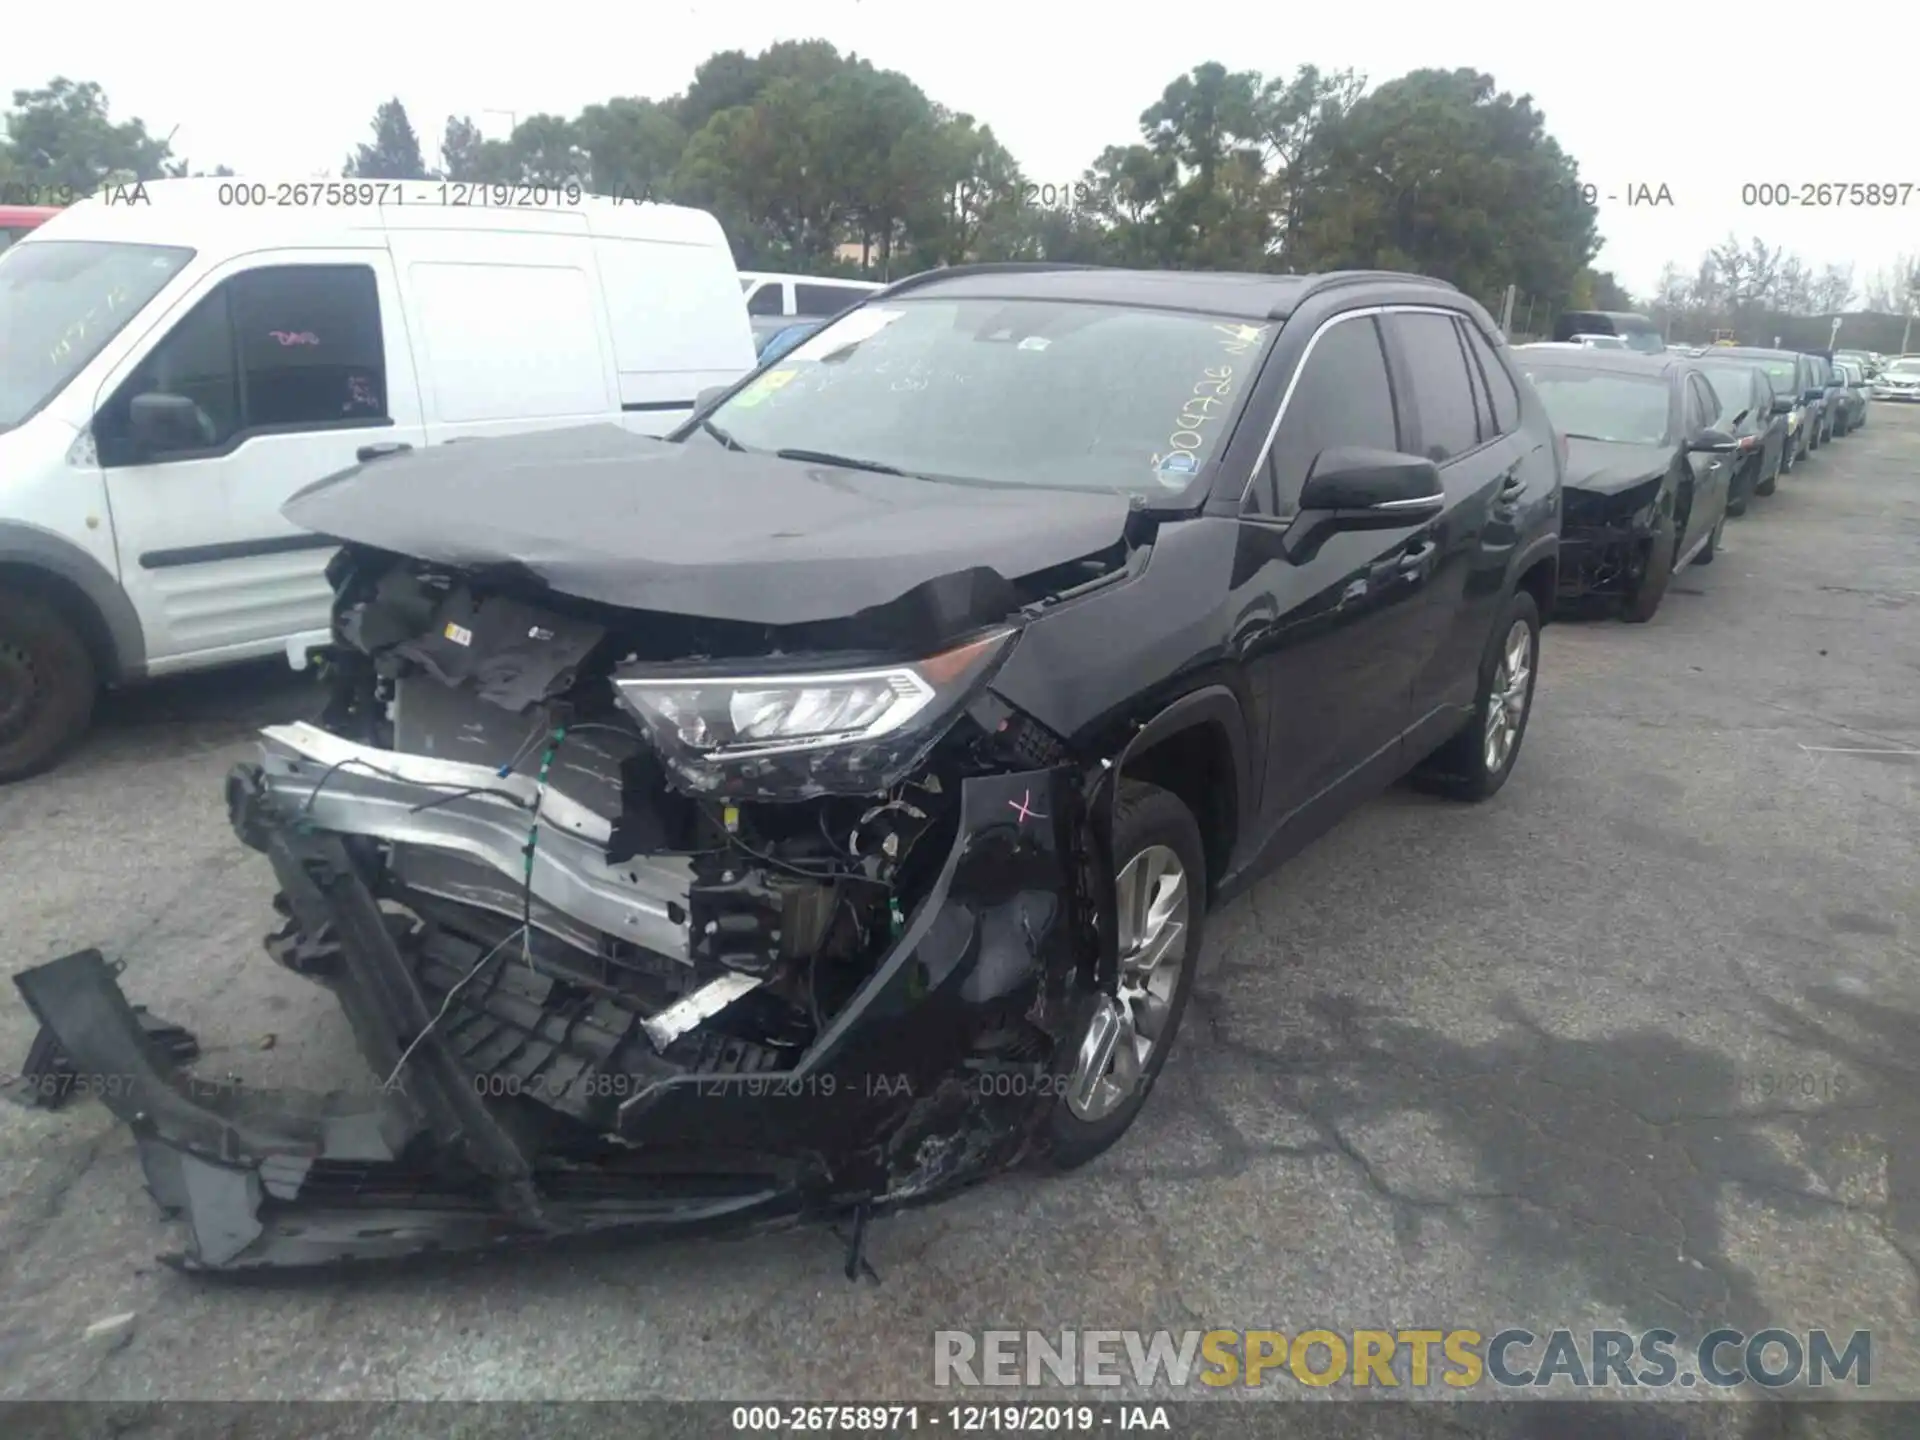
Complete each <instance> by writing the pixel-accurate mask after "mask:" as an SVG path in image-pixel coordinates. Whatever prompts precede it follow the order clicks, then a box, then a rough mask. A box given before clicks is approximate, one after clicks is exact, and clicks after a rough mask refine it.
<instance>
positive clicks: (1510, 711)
mask: <svg viewBox="0 0 1920 1440" xmlns="http://www.w3.org/2000/svg"><path fill="white" fill-rule="evenodd" d="M1516 630H1522V631H1524V632H1525V633H1524V637H1521V640H1522V641H1523V644H1522V648H1523V650H1524V654H1525V665H1526V674H1525V676H1524V677H1522V678H1521V679H1520V680H1519V683H1518V686H1517V693H1516V687H1515V686H1514V685H1513V683H1512V680H1513V671H1512V667H1511V665H1510V663H1509V662H1510V660H1511V658H1512V647H1513V646H1514V645H1515V644H1516V643H1520V641H1517V640H1516V636H1515V632H1516ZM1539 676H1540V607H1539V605H1538V604H1536V603H1535V601H1534V598H1533V596H1532V595H1531V594H1530V593H1528V592H1527V591H1525V590H1516V591H1515V592H1514V593H1513V594H1512V595H1511V596H1509V597H1508V599H1507V603H1506V605H1505V606H1504V607H1503V608H1502V609H1501V611H1500V618H1499V620H1498V622H1497V623H1495V625H1494V627H1493V631H1492V633H1491V634H1490V635H1489V636H1488V637H1487V649H1486V653H1485V654H1484V655H1483V656H1482V657H1481V659H1480V680H1479V685H1478V688H1477V689H1476V690H1475V692H1474V693H1475V695H1476V697H1477V698H1476V700H1475V702H1474V707H1473V716H1472V718H1471V719H1469V720H1468V721H1467V723H1466V724H1465V725H1464V726H1462V727H1461V728H1460V731H1459V733H1458V734H1456V735H1455V736H1454V737H1453V738H1452V739H1451V740H1449V741H1447V742H1446V744H1444V745H1442V746H1441V747H1440V748H1439V749H1438V750H1436V751H1434V752H1433V754H1431V755H1430V756H1428V757H1427V758H1426V760H1424V761H1422V762H1421V764H1420V767H1419V768H1418V769H1417V770H1416V771H1415V772H1414V774H1413V777H1412V778H1413V781H1414V784H1415V785H1416V786H1418V787H1419V788H1420V789H1422V790H1425V791H1428V792H1429V793H1431V794H1435V795H1444V796H1446V797H1447V798H1448V799H1450V800H1464V801H1466V802H1467V803H1469V804H1477V803H1478V802H1480V801H1482V800H1487V799H1490V798H1491V797H1492V796H1494V795H1495V794H1497V793H1498V792H1499V790H1500V787H1501V786H1502V785H1505V784H1506V783H1507V777H1508V776H1509V775H1511V774H1512V773H1513V766H1514V762H1515V761H1516V760H1518V759H1519V758H1520V745H1521V742H1522V741H1524V740H1525V739H1526V738H1527V721H1528V720H1529V719H1531V718H1532V716H1533V690H1534V685H1535V682H1536V681H1537V680H1538V679H1539ZM1502 692H1504V693H1505V695H1506V696H1507V700H1506V702H1505V712H1504V713H1505V717H1506V720H1507V724H1508V731H1507V739H1506V746H1505V749H1504V750H1503V751H1501V752H1500V754H1499V755H1498V756H1497V757H1492V756H1490V755H1489V750H1490V748H1491V742H1492V738H1493V737H1492V733H1491V722H1492V719H1493V717H1494V715H1495V713H1496V712H1495V709H1494V707H1495V705H1496V704H1499V703H1501V702H1500V699H1499V696H1500V694H1501V693H1502ZM1516 707H1517V714H1516Z"/></svg>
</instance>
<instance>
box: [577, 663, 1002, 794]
mask: <svg viewBox="0 0 1920 1440" xmlns="http://www.w3.org/2000/svg"><path fill="white" fill-rule="evenodd" d="M1013 634H1014V632H1013V631H1011V630H1000V631H996V632H995V633H993V634H991V635H987V636H984V637H983V638H981V639H978V640H974V641H971V642H969V643H968V644H965V645H962V646H959V647H958V648H956V649H953V650H947V651H943V652H942V653H940V654H938V655H934V656H930V657H929V658H927V659H924V660H918V661H914V662H912V663H908V664H900V665H885V666H874V667H871V668H861V669H847V670H833V671H812V672H810V671H796V672H794V673H791V674H773V675H768V674H746V675H743V674H727V673H718V672H716V673H711V674H699V673H690V672H688V671H687V670H686V669H684V668H676V669H675V670H674V671H673V672H672V673H668V672H666V671H665V670H664V669H661V668H655V667H644V668H643V667H630V668H627V669H624V670H621V671H619V672H618V673H616V674H615V676H614V687H615V689H616V691H617V692H618V694H619V696H620V700H621V702H622V703H623V704H624V705H625V706H626V707H627V708H628V709H629V710H631V711H632V712H633V713H634V714H635V715H637V716H639V718H640V719H641V721H642V722H644V723H645V725H646V727H647V731H648V733H649V735H650V736H651V737H652V739H653V743H654V746H655V748H656V749H657V750H658V751H659V753H660V756H661V759H662V760H663V761H665V763H666V764H667V765H668V767H669V768H671V769H672V770H673V771H674V772H675V773H676V774H677V775H678V776H679V777H680V779H681V781H682V783H683V784H684V785H685V786H686V787H687V788H688V789H689V790H692V791H694V792H695V793H698V794H710V795H714V796H721V795H728V796H758V797H761V798H768V799H775V798H777V799H804V798H807V797H808V796H812V795H822V794H829V793H840V794H871V793H874V792H876V791H881V790H885V789H887V788H888V787H889V786H891V785H893V784H894V783H896V782H897V781H898V780H899V779H901V778H903V776H904V775H905V773H906V772H907V771H909V770H911V769H912V768H913V767H914V766H916V765H917V764H919V762H920V761H921V760H922V759H924V758H925V755H926V752H927V751H928V750H929V749H930V748H932V746H933V743H934V742H935V741H936V740H938V739H939V738H940V735H941V734H942V733H943V730H944V723H943V722H945V721H947V720H949V719H950V718H951V717H952V716H953V713H954V711H955V710H956V709H957V708H958V706H959V703H960V702H961V701H962V700H963V699H964V698H965V697H966V696H967V695H968V694H970V693H971V692H972V690H973V688H974V687H975V686H976V685H977V684H979V683H980V681H981V680H983V679H984V678H985V676H986V674H987V672H988V671H989V670H990V669H991V668H992V667H993V665H994V663H995V662H996V661H997V660H998V659H999V658H1000V656H1001V654H1002V653H1003V652H1004V651H1005V649H1006V647H1007V642H1008V641H1009V640H1010V639H1012V637H1013Z"/></svg>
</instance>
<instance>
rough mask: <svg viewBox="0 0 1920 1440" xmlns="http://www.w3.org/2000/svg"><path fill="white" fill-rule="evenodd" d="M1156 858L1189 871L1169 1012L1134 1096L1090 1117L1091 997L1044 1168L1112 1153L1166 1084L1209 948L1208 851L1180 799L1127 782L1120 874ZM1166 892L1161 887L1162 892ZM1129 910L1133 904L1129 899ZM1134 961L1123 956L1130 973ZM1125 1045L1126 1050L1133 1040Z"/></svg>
mask: <svg viewBox="0 0 1920 1440" xmlns="http://www.w3.org/2000/svg"><path fill="white" fill-rule="evenodd" d="M1156 851H1165V852H1171V854H1172V855H1173V856H1174V857H1175V858H1176V859H1177V861H1178V862H1179V865H1180V868H1181V869H1182V870H1183V871H1184V872H1185V901H1184V905H1185V914H1184V916H1179V917H1177V918H1179V919H1180V920H1181V922H1182V923H1183V924H1184V926H1185V929H1184V931H1183V933H1182V936H1181V943H1182V945H1183V947H1184V948H1183V950H1182V952H1181V954H1180V963H1179V969H1178V971H1177V973H1175V974H1174V975H1173V976H1171V977H1170V986H1169V988H1168V989H1167V991H1166V993H1165V995H1164V996H1163V997H1160V999H1159V1005H1160V1007H1161V1008H1159V1009H1158V1013H1157V1015H1156V1016H1155V1019H1154V1024H1153V1027H1152V1028H1153V1034H1152V1037H1151V1039H1152V1044H1151V1047H1150V1049H1149V1051H1148V1054H1147V1057H1146V1060H1145V1062H1144V1064H1143V1065H1142V1067H1141V1068H1140V1070H1139V1071H1138V1075H1137V1078H1136V1079H1134V1080H1133V1082H1132V1087H1131V1089H1130V1090H1127V1091H1126V1092H1125V1093H1124V1095H1122V1096H1120V1097H1118V1098H1113V1097H1104V1098H1107V1099H1109V1100H1110V1101H1111V1108H1109V1109H1106V1110H1104V1111H1102V1112H1101V1113H1099V1114H1097V1115H1093V1116H1088V1115H1086V1114H1083V1113H1082V1112H1081V1109H1080V1108H1079V1106H1078V1105H1077V1103H1076V1100H1077V1096H1076V1093H1075V1092H1076V1090H1077V1088H1078V1087H1077V1085H1076V1084H1075V1079H1074V1072H1075V1065H1076V1062H1077V1060H1078V1057H1079V1052H1080V1048H1081V1045H1082V1043H1083V1041H1084V1039H1085V1038H1086V1036H1087V1032H1088V1030H1089V1028H1090V1026H1091V1024H1092V1022H1093V1020H1094V1018H1095V1016H1096V1014H1097V1013H1098V1012H1099V1010H1100V1008H1101V1003H1102V1001H1103V1000H1105V998H1106V997H1091V998H1089V1000H1088V1001H1087V1002H1086V1003H1085V1004H1084V1005H1083V1007H1082V1010H1081V1018H1080V1019H1079V1020H1077V1021H1076V1023H1075V1024H1074V1025H1073V1026H1072V1027H1071V1028H1070V1029H1069V1030H1068V1032H1067V1033H1068V1036H1069V1037H1070V1038H1069V1039H1068V1040H1067V1041H1066V1042H1064V1043H1063V1044H1062V1046H1061V1055H1062V1063H1059V1064H1057V1065H1056V1066H1055V1069H1056V1071H1057V1073H1058V1074H1060V1075H1061V1076H1062V1077H1064V1078H1065V1080H1066V1083H1065V1084H1064V1085H1063V1086H1062V1089H1061V1093H1059V1094H1058V1095H1057V1096H1056V1098H1055V1099H1054V1100H1053V1102H1052V1109H1051V1112H1050V1113H1049V1114H1048V1115H1047V1117H1046V1119H1045V1121H1044V1122H1043V1134H1042V1143H1041V1146H1040V1150H1039V1156H1038V1158H1039V1161H1040V1163H1041V1165H1042V1166H1043V1168H1046V1169H1050V1170H1072V1169H1076V1168H1078V1167H1079V1166H1081V1165H1084V1164H1086V1163H1087V1162H1088V1161H1089V1160H1092V1159H1093V1158H1094V1157H1095V1156H1097V1155H1100V1154H1101V1153H1103V1152H1104V1151H1106V1150H1107V1149H1109V1148H1110V1147H1111V1146H1112V1145H1113V1144H1114V1142H1115V1141H1117V1140H1118V1139H1119V1138H1120V1137H1121V1136H1122V1135H1124V1134H1126V1132H1127V1128H1128V1127H1129V1126H1131V1125H1132V1124H1133V1122H1134V1120H1135V1118H1136V1117H1137V1116H1138V1115H1139V1114H1140V1111H1141V1109H1142V1107H1144V1106H1145V1105H1146V1103H1147V1097H1148V1096H1149V1095H1151V1094H1152V1093H1153V1085H1154V1082H1155V1081H1156V1080H1158V1079H1159V1078H1160V1071H1161V1068H1162V1067H1163V1066H1165V1064H1166V1063H1167V1055H1168V1054H1169V1053H1170V1052H1171V1051H1172V1049H1173V1042H1174V1038H1175V1036H1177V1035H1178V1034H1179V1031H1180V1019H1181V1017H1182V1016H1183V1015H1185V1014H1186V1010H1187V1000H1188V997H1189V996H1191V995H1192V993H1193V976H1194V971H1195V970H1196V969H1197V968H1198V966H1199V961H1200V954H1201V947H1202V946H1203V945H1204V944H1205V941H1206V908H1207V852H1206V847H1205V846H1204V845H1203V844H1202V843H1201V839H1200V826H1199V823H1198V822H1197V821H1196V820H1195V819H1194V818H1193V812H1192V811H1191V810H1189V809H1187V807H1186V806H1185V805H1184V804H1183V803H1182V802H1181V800H1180V798H1179V797H1178V796H1176V795H1174V794H1173V793H1172V792H1170V791H1167V790H1162V789H1161V788H1160V787H1159V786H1157V785H1146V784H1142V783H1140V782H1139V781H1135V780H1123V781H1121V782H1120V794H1119V797H1118V798H1117V800H1116V801H1115V803H1114V810H1113V855H1114V865H1115V870H1116V872H1117V874H1118V875H1119V876H1121V877H1124V876H1125V875H1126V874H1127V871H1128V867H1129V866H1130V865H1132V864H1134V863H1135V862H1141V863H1143V864H1145V865H1146V866H1147V867H1148V869H1149V870H1150V869H1151V862H1152V859H1153V852H1156ZM1159 888H1161V887H1160V886H1158V885H1156V886H1155V889H1156V891H1157V890H1158V889H1159ZM1122 904H1123V906H1124V904H1125V898H1124V895H1123V897H1122ZM1129 929H1133V930H1135V931H1136V932H1137V929H1138V927H1128V926H1124V925H1123V928H1122V931H1121V937H1120V938H1121V941H1122V943H1123V945H1124V944H1125V942H1126V941H1127V938H1128V933H1129ZM1126 958H1127V957H1126V952H1125V950H1124V949H1123V950H1122V954H1121V964H1122V967H1123V971H1124V968H1125V965H1126ZM1169 958H1171V956H1169ZM1162 963H1163V964H1164V963H1165V962H1164V961H1163V962H1162ZM1152 1009H1153V1007H1152V1006H1150V1005H1148V1004H1145V1003H1142V1005H1141V1006H1140V1007H1139V1008H1138V1009H1134V1010H1133V1013H1134V1014H1135V1015H1136V1016H1139V1017H1144V1016H1145V1015H1147V1014H1148V1013H1149V1012H1150V1011H1151V1010H1152ZM1139 1028H1140V1030H1141V1031H1144V1030H1145V1029H1146V1028H1147V1027H1146V1026H1145V1025H1142V1026H1140V1027H1139ZM1136 1033H1137V1032H1136ZM1120 1043H1121V1044H1125V1043H1126V1041H1125V1040H1122V1041H1121V1042H1120ZM1116 1053H1117V1052H1116ZM1106 1074H1107V1075H1109V1076H1110V1075H1111V1074H1112V1070H1111V1069H1109V1070H1107V1072H1106Z"/></svg>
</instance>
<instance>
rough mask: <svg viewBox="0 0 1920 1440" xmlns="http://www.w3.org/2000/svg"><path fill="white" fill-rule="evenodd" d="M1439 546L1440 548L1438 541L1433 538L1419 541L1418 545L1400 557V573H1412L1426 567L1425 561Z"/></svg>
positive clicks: (1429, 558)
mask: <svg viewBox="0 0 1920 1440" xmlns="http://www.w3.org/2000/svg"><path fill="white" fill-rule="evenodd" d="M1439 548H1440V545H1439V542H1437V541H1434V540H1423V541H1421V542H1420V544H1419V545H1417V546H1415V547H1414V548H1413V549H1411V550H1409V551H1407V553H1406V554H1404V555H1402V556H1401V557H1400V564H1399V570H1400V573H1401V574H1403V575H1412V574H1414V573H1416V572H1417V571H1419V570H1422V569H1424V568H1425V567H1426V563H1427V561H1429V560H1431V559H1432V558H1433V552H1434V551H1436V550H1438V549H1439Z"/></svg>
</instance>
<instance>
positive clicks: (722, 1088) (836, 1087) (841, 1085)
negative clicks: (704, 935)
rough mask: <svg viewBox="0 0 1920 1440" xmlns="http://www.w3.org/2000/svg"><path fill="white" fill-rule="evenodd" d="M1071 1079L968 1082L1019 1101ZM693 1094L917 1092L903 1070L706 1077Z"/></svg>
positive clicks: (1006, 1077)
mask: <svg viewBox="0 0 1920 1440" xmlns="http://www.w3.org/2000/svg"><path fill="white" fill-rule="evenodd" d="M1070 1078H1071V1077H1069V1076H1067V1075H1057V1074H1054V1073H1052V1072H1050V1071H1045V1070H1039V1069H1034V1068H1007V1069H994V1070H989V1069H980V1070H975V1071H972V1072H971V1073H970V1074H969V1075H968V1077H967V1084H968V1085H970V1086H971V1087H973V1088H974V1089H975V1090H978V1091H979V1092H980V1093H981V1094H982V1095H988V1096H994V1097H1004V1098H1008V1099H1017V1098H1019V1097H1021V1096H1032V1097H1033V1098H1035V1099H1049V1098H1057V1097H1059V1096H1061V1095H1064V1094H1066V1093H1067V1085H1068V1082H1069V1080H1070ZM692 1085H693V1090H694V1094H695V1095H696V1096H699V1097H700V1098H702V1099H713V1100H832V1099H836V1098H837V1099H841V1100H851V1099H855V1098H860V1099H869V1100H871V1099H884V1098H887V1097H889V1096H895V1095H907V1096H911V1095H913V1094H914V1093H915V1091H916V1089H917V1087H916V1086H915V1084H914V1079H913V1076H911V1075H908V1074H906V1073H905V1072H904V1071H894V1072H891V1073H889V1072H885V1071H867V1072H864V1073H862V1074H858V1075H833V1074H818V1075H709V1076H702V1077H701V1078H700V1079H699V1080H696V1081H693V1082H692Z"/></svg>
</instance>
